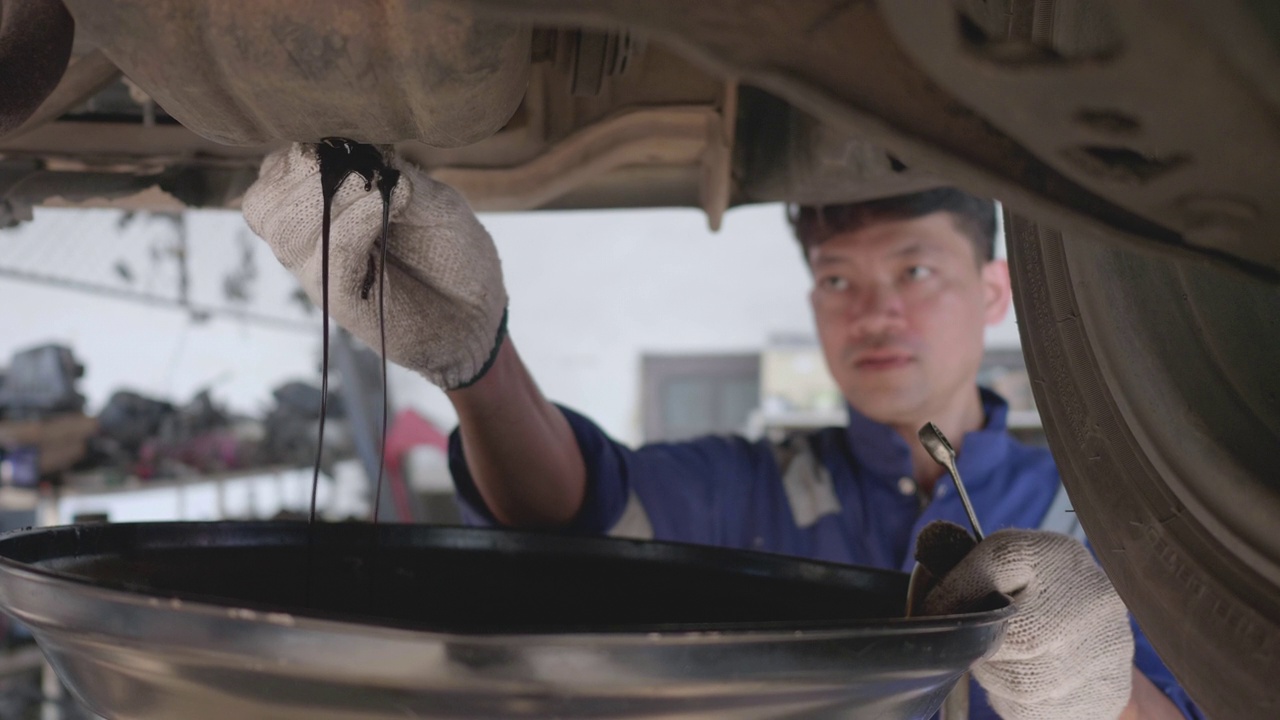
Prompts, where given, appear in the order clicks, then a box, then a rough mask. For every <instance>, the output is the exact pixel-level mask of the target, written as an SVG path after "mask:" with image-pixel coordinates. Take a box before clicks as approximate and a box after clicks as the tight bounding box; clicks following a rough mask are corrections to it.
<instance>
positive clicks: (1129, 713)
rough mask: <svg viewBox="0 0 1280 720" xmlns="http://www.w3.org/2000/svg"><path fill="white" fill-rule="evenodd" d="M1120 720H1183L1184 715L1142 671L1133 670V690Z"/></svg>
mask: <svg viewBox="0 0 1280 720" xmlns="http://www.w3.org/2000/svg"><path fill="white" fill-rule="evenodd" d="M1119 720H1182V713H1181V712H1179V711H1178V708H1177V707H1175V706H1174V704H1173V702H1171V701H1170V700H1169V698H1167V697H1165V694H1164V693H1162V692H1160V688H1158V687H1156V686H1155V685H1154V684H1153V683H1152V682H1151V681H1150V680H1148V679H1147V676H1146V675H1143V674H1142V671H1140V670H1138V668H1133V690H1132V691H1131V692H1130V694H1129V704H1128V705H1127V706H1126V707H1125V709H1124V712H1122V713H1120V718H1119Z"/></svg>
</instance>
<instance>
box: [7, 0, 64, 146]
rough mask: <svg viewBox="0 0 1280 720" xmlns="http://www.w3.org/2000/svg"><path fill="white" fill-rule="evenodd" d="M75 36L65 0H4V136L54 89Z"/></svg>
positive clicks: (24, 119)
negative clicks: (64, 3)
mask: <svg viewBox="0 0 1280 720" xmlns="http://www.w3.org/2000/svg"><path fill="white" fill-rule="evenodd" d="M74 36H75V23H73V22H72V20H71V15H70V14H68V13H67V9H66V8H65V7H63V5H62V2H61V0H23V1H22V2H14V1H13V0H8V1H7V2H0V98H4V100H3V102H0V136H4V135H7V134H8V133H10V132H11V131H13V130H14V129H15V128H17V127H18V126H20V125H22V123H24V122H26V120H27V118H29V117H31V115H32V113H34V112H35V111H36V108H38V107H40V103H42V102H44V100H45V98H47V97H49V94H50V93H52V92H53V89H54V88H55V87H56V86H57V85H58V81H59V80H60V79H61V78H62V73H63V72H64V71H65V70H66V69H67V60H68V59H70V57H71V43H72V38H73V37H74Z"/></svg>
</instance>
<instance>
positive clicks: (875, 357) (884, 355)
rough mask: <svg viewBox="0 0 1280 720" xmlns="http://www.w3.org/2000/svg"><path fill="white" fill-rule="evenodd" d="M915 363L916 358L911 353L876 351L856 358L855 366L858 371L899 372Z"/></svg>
mask: <svg viewBox="0 0 1280 720" xmlns="http://www.w3.org/2000/svg"><path fill="white" fill-rule="evenodd" d="M913 362H915V357H914V356H913V355H911V354H910V353H906V352H900V351H884V352H881V351H876V352H868V353H863V354H861V355H858V356H857V357H855V358H854V361H853V366H854V367H855V368H857V369H858V370H865V371H869V372H876V371H882V370H897V369H898V368H902V367H906V366H907V365H910V364H911V363H913Z"/></svg>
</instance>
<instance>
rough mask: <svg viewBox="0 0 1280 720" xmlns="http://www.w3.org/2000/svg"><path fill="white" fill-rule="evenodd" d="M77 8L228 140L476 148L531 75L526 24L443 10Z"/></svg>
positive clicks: (199, 126) (147, 3) (188, 112)
mask: <svg viewBox="0 0 1280 720" xmlns="http://www.w3.org/2000/svg"><path fill="white" fill-rule="evenodd" d="M304 5H305V6H304ZM67 6H68V7H69V8H70V10H71V12H72V14H73V15H74V16H75V17H76V23H77V27H78V28H79V32H80V33H81V34H82V35H83V36H84V38H85V39H86V40H88V41H90V42H92V43H94V44H95V45H96V46H97V47H99V48H100V49H101V50H102V52H103V53H104V54H106V56H107V57H108V58H110V59H111V60H112V61H113V62H114V63H115V64H116V65H117V66H118V67H120V69H121V70H123V71H124V73H125V75H126V76H128V77H129V79H130V80H132V81H133V82H134V83H136V84H137V85H138V86H139V87H140V88H142V89H143V90H145V91H146V92H147V93H148V94H149V95H150V96H151V98H153V99H154V100H155V101H156V102H157V103H158V104H159V105H160V106H161V107H163V108H165V109H166V110H167V111H168V112H169V114H171V115H172V116H173V117H174V118H175V119H177V120H178V121H179V122H181V123H182V124H183V125H184V126H186V127H188V128H190V129H191V130H194V131H195V132H196V133H198V134H200V135H202V136H204V137H205V138H208V139H210V140H214V141H216V142H221V143H226V144H229V145H260V144H263V143H267V142H271V141H278V140H298V141H307V142H317V141H319V140H320V139H321V138H324V137H329V136H339V137H345V138H350V139H352V140H357V141H360V142H367V143H389V142H395V141H397V140H404V139H408V138H413V139H416V140H419V141H421V142H424V143H426V144H428V145H434V146H438V147H457V146H461V145H468V144H471V143H474V142H476V141H478V140H482V139H484V138H486V137H488V136H490V135H492V134H493V133H494V132H496V131H497V130H498V129H499V128H501V127H502V126H503V125H504V124H505V123H506V121H507V120H508V118H510V117H511V114H512V113H513V112H514V111H515V109H516V106H517V105H518V104H519V102H520V98H521V97H522V96H523V95H524V87H525V83H526V81H527V77H528V68H529V51H530V42H531V37H532V31H531V30H530V29H529V28H528V27H525V26H521V25H519V24H513V23H502V22H490V21H479V20H476V18H475V17H474V15H473V14H472V13H470V12H466V11H460V10H458V9H457V8H456V7H455V6H453V5H451V4H448V3H442V2H410V1H408V0H400V1H398V2H395V1H393V2H382V3H375V4H360V5H352V4H351V3H348V2H343V1H342V0H321V1H320V2H308V3H305V4H300V3H298V2H296V1H294V0H259V1H257V2H254V3H253V6H252V8H251V9H249V8H246V6H245V5H244V3H242V2H237V1H235V0H214V1H212V2H200V3H188V2H155V1H154V0H112V1H111V2H101V1H100V0H67ZM159 28H163V29H164V32H157V31H156V30H157V29H159ZM176 79H180V81H176V82H175V80H176Z"/></svg>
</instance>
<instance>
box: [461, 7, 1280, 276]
mask: <svg viewBox="0 0 1280 720" xmlns="http://www.w3.org/2000/svg"><path fill="white" fill-rule="evenodd" d="M466 2H467V3H468V4H469V5H470V6H471V7H473V8H475V10H476V11H477V12H478V13H482V14H483V13H492V14H493V15H494V16H502V17H506V18H510V17H513V16H514V17H528V18H537V19H538V21H539V22H548V21H551V22H560V23H574V24H579V25H583V26H587V27H591V26H598V27H606V26H619V25H621V26H626V27H631V28H637V29H639V30H640V31H642V32H645V33H648V34H649V35H650V37H652V38H654V39H655V40H660V41H662V42H665V43H668V44H670V45H671V46H672V47H674V48H676V49H678V50H679V51H681V52H683V53H685V54H687V55H688V56H690V57H695V58H697V59H699V60H700V61H701V62H702V63H703V64H704V65H705V66H707V67H710V68H714V69H716V70H717V71H718V72H720V73H722V74H724V75H726V76H733V77H736V78H738V79H739V81H740V82H742V83H744V84H752V85H756V86H759V87H762V88H765V89H767V90H769V91H770V92H772V93H773V94H775V95H777V96H779V97H782V98H785V99H786V100H788V101H789V102H791V103H793V104H795V105H796V106H798V107H800V108H802V109H803V110H805V111H807V112H809V113H810V114H812V115H814V116H816V117H818V118H820V119H821V120H823V121H824V122H826V123H829V124H831V125H833V126H835V127H837V128H841V129H843V130H848V131H853V132H856V133H858V134H860V135H861V136H862V137H863V138H865V139H866V140H867V141H870V142H873V143H875V144H876V145H878V146H880V147H883V148H886V149H888V150H889V151H890V152H891V153H893V155H894V156H895V157H898V158H901V159H902V160H903V161H905V162H906V163H907V164H909V165H912V166H913V167H915V166H925V167H928V168H929V169H930V170H933V171H936V172H938V173H941V174H943V175H945V176H946V177H949V178H954V179H955V181H956V182H959V183H961V184H963V185H965V186H967V187H969V188H971V189H973V190H975V191H978V192H983V193H986V194H988V195H991V196H994V197H998V198H1000V199H1002V200H1003V201H1005V202H1006V203H1008V204H1009V205H1011V206H1013V207H1015V208H1017V209H1019V210H1022V211H1026V212H1028V213H1030V214H1032V215H1034V216H1036V217H1039V218H1041V219H1043V220H1045V221H1046V222H1050V223H1053V224H1056V225H1057V226H1059V227H1062V228H1064V229H1068V230H1069V229H1072V228H1098V227H1100V226H1101V227H1104V228H1107V229H1109V230H1110V231H1111V232H1112V234H1116V233H1118V234H1119V235H1120V236H1123V237H1125V238H1126V239H1127V240H1129V241H1130V242H1131V244H1132V245H1133V246H1135V247H1140V248H1147V249H1150V250H1153V251H1156V252H1172V253H1174V254H1179V255H1187V256H1197V257H1201V258H1209V259H1213V260H1216V261H1220V262H1222V263H1223V264H1225V265H1228V266H1231V267H1234V268H1236V269H1239V270H1243V271H1245V272H1248V273H1251V274H1253V275H1256V276H1259V277H1262V278H1265V279H1268V280H1271V281H1276V280H1277V279H1280V242H1277V241H1276V239H1275V238H1276V233H1275V232H1274V230H1275V228H1277V227H1278V226H1280V201H1277V200H1276V198H1280V164H1277V163H1275V162H1273V160H1274V158H1276V157H1280V118H1277V114H1278V113H1277V111H1278V109H1280V51H1278V50H1277V46H1278V45H1280V42H1278V41H1277V38H1276V37H1274V36H1271V35H1268V28H1269V27H1270V26H1269V25H1268V24H1267V23H1265V22H1263V20H1264V19H1265V18H1262V17H1259V16H1255V15H1254V12H1255V9H1254V4H1251V3H1248V2H1243V1H1241V2H1228V3H1221V2H1214V1H1212V0H1191V1H1183V0H1160V1H1152V0H1117V1H1116V2H1107V3H1098V2H1083V1H1082V0H1075V1H1072V2H1067V1H1060V2H1057V3H1049V2H1037V1H1035V0H1002V1H1000V2H994V3H971V2H967V0H955V2H950V3H937V2H928V1H927V0H919V2H914V1H913V2H909V3H902V4H898V3H889V2H886V3H872V2H868V1H861V2H859V1H854V2H849V1H847V0H761V1H759V2H741V1H739V0H705V1H704V2H698V3H686V2H683V0H466ZM908 6H909V7H908ZM1102 6H1105V7H1102ZM988 7H989V8H990V9H989V10H987V11H985V12H979V11H978V10H976V9H974V8H988ZM1055 8H1056V9H1055ZM1037 11H1038V12H1040V13H1041V15H1040V16H1039V19H1038V22H1037V16H1036V15H1035V13H1036V12H1037ZM1046 11H1048V14H1046ZM993 18H996V19H999V18H1004V19H1003V20H1002V21H1000V22H995V21H993ZM1023 18H1027V21H1025V22H1023V21H1022V19H1023ZM1055 19H1057V20H1058V21H1059V22H1058V24H1057V25H1055V24H1054V20H1055Z"/></svg>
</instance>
